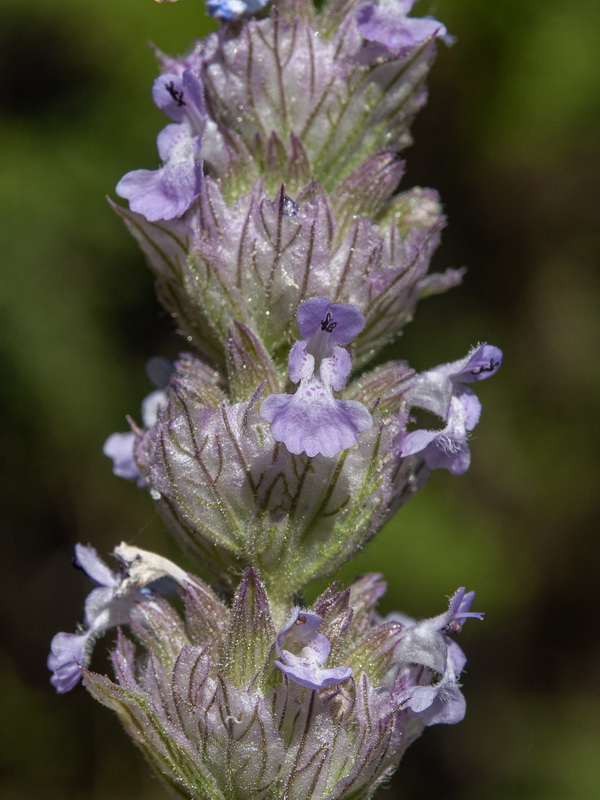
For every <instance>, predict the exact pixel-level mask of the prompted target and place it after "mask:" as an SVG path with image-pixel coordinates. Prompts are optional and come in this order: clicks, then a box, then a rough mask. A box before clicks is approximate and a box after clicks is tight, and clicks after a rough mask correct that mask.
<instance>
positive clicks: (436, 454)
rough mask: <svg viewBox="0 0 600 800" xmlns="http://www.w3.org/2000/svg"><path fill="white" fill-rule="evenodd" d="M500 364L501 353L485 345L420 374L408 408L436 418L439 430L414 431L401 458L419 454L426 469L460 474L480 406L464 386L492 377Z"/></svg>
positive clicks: (468, 458) (467, 458)
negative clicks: (420, 409)
mask: <svg viewBox="0 0 600 800" xmlns="http://www.w3.org/2000/svg"><path fill="white" fill-rule="evenodd" d="M501 364H502V351H501V350H500V349H499V348H497V347H494V346H493V345H489V344H482V345H479V347H476V348H473V350H471V351H470V352H469V353H468V354H467V355H466V356H465V357H464V358H462V359H460V360H458V361H453V362H451V363H449V364H442V365H440V366H439V367H435V368H434V369H432V370H429V371H427V372H423V373H421V375H419V376H418V377H417V379H416V380H415V383H414V384H413V387H412V388H411V390H410V392H409V394H408V402H409V403H410V405H411V406H416V407H418V408H423V409H426V410H427V411H431V412H433V413H434V414H436V415H437V416H438V417H440V418H441V419H442V420H443V421H444V422H445V425H444V427H443V428H441V429H440V430H423V429H420V430H416V431H412V433H409V434H408V435H407V436H406V437H405V439H404V442H403V444H402V448H401V451H400V452H401V455H402V456H410V455H414V454H416V453H420V454H421V456H422V457H423V458H424V459H425V463H426V464H427V466H428V467H429V468H430V469H442V468H443V469H447V470H448V471H449V472H451V473H452V474H453V475H462V473H463V472H466V470H467V469H468V468H469V464H470V461H471V454H470V452H469V447H468V444H467V440H468V436H469V433H470V432H471V431H472V430H473V428H474V427H475V426H476V425H477V423H478V422H479V417H480V415H481V403H480V402H479V400H478V398H477V396H476V395H475V393H474V392H473V391H472V390H471V389H469V388H468V387H467V386H466V385H465V384H467V383H474V382H476V381H480V380H484V379H485V378H489V377H491V376H492V375H494V374H495V373H496V372H497V371H498V369H499V368H500V365H501Z"/></svg>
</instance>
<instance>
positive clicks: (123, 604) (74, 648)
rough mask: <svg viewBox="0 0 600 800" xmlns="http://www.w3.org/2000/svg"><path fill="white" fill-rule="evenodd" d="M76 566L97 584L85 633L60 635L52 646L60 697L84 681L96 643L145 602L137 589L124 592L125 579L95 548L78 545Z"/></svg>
mask: <svg viewBox="0 0 600 800" xmlns="http://www.w3.org/2000/svg"><path fill="white" fill-rule="evenodd" d="M74 563H75V565H76V566H77V567H80V568H81V569H82V570H83V571H84V572H85V573H86V575H87V576H88V577H89V578H91V579H92V580H93V581H94V582H95V583H97V584H98V587H97V588H96V589H92V591H91V592H90V594H89V595H88V596H87V599H86V601H85V614H84V619H85V630H84V631H83V632H82V633H57V634H56V636H55V637H54V638H53V639H52V642H51V645H50V655H49V656H48V669H50V670H52V673H53V674H52V677H51V678H50V683H51V684H52V685H53V686H54V687H55V689H56V691H57V692H59V693H60V694H63V693H64V692H68V691H70V690H71V689H72V688H73V687H74V686H75V685H76V684H77V683H78V682H79V679H80V678H81V670H80V667H86V666H87V665H88V664H89V660H90V657H91V651H92V647H93V643H94V641H95V640H96V639H97V638H98V637H99V636H101V635H102V633H104V631H106V630H108V629H109V628H114V627H115V626H117V625H121V624H123V623H125V622H127V621H128V619H129V616H130V613H131V610H132V608H133V607H134V606H135V604H136V603H138V602H139V601H140V600H142V599H143V595H141V594H140V592H139V591H137V589H131V590H128V591H125V592H123V591H121V589H122V582H123V580H122V578H121V577H120V576H119V575H117V574H115V573H114V572H112V571H111V570H110V569H109V568H108V567H107V566H106V564H105V563H104V562H103V561H102V560H101V559H100V558H99V557H98V554H97V553H96V551H95V550H94V548H93V547H86V546H84V545H81V544H77V545H75V562H74Z"/></svg>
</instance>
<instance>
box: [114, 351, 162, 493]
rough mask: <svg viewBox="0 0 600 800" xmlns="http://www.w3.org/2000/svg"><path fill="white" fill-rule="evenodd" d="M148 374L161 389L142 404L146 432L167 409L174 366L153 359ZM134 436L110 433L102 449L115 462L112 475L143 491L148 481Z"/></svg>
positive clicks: (128, 432) (129, 432)
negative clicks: (140, 466) (141, 470)
mask: <svg viewBox="0 0 600 800" xmlns="http://www.w3.org/2000/svg"><path fill="white" fill-rule="evenodd" d="M146 373H147V375H148V377H149V378H150V380H151V381H152V383H153V384H154V385H155V386H157V387H159V388H157V389H156V391H154V392H150V394H149V395H146V397H145V398H144V399H143V400H142V422H143V423H144V427H145V428H151V427H152V426H153V425H154V424H155V422H156V420H157V419H158V414H159V412H160V410H161V409H162V408H165V407H166V405H167V393H166V391H165V389H166V388H167V385H168V383H169V380H170V378H171V375H172V373H173V365H172V364H171V363H170V362H169V361H167V359H165V358H160V357H156V358H151V359H150V360H149V361H148V363H147V364H146ZM135 437H136V435H135V433H134V432H133V431H127V433H111V435H110V436H109V437H108V439H107V440H106V441H105V442H104V445H103V446H102V452H103V453H104V455H105V456H108V458H110V459H112V462H113V473H114V474H115V475H116V476H117V477H119V478H125V480H128V481H135V482H136V483H137V485H138V486H139V487H140V489H143V488H144V487H145V486H146V480H145V479H144V478H143V476H142V475H141V473H140V471H139V469H138V466H137V464H136V462H135V457H134V448H135Z"/></svg>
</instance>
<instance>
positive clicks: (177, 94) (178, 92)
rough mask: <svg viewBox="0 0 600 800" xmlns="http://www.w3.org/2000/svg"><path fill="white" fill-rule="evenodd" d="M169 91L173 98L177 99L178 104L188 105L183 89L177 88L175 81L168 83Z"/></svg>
mask: <svg viewBox="0 0 600 800" xmlns="http://www.w3.org/2000/svg"><path fill="white" fill-rule="evenodd" d="M167 92H168V93H169V94H170V95H171V97H172V98H173V100H175V102H176V103H177V105H178V106H185V105H186V102H185V100H184V99H183V89H176V88H175V84H174V83H173V81H171V82H170V83H167Z"/></svg>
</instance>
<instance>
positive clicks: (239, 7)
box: [206, 0, 269, 22]
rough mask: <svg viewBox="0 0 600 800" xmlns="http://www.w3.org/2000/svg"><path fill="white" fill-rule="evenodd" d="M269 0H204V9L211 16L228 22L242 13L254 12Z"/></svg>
mask: <svg viewBox="0 0 600 800" xmlns="http://www.w3.org/2000/svg"><path fill="white" fill-rule="evenodd" d="M268 2H269V0H206V10H207V11H208V13H209V14H210V16H211V17H215V19H220V20H222V21H223V22H230V21H231V20H232V19H237V18H238V17H241V16H243V15H244V14H254V13H255V12H256V11H258V10H259V9H261V8H262V7H263V6H266V5H267V3H268Z"/></svg>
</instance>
